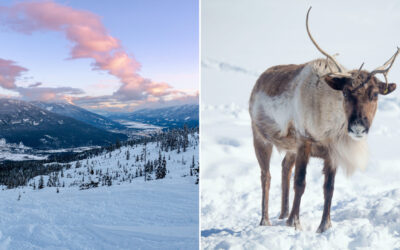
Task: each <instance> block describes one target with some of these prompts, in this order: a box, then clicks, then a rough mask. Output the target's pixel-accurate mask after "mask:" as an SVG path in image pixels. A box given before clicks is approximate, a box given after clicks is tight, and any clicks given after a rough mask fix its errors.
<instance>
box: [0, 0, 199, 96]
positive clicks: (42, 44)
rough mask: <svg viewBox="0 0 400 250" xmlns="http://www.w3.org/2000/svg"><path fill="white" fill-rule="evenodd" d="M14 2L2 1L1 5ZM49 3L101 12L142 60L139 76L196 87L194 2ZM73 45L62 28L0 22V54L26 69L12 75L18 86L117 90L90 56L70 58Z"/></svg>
mask: <svg viewBox="0 0 400 250" xmlns="http://www.w3.org/2000/svg"><path fill="white" fill-rule="evenodd" d="M18 2H21V1H2V3H1V4H0V6H12V5H14V4H15V3H18ZM23 2H30V1H23ZM39 2H40V1H39ZM54 2H55V3H57V4H60V5H66V6H69V7H71V8H73V9H76V10H86V11H89V12H92V13H94V14H96V15H98V16H100V17H101V22H102V23H103V25H104V26H105V28H106V30H107V31H108V34H109V35H111V36H112V37H114V38H116V39H118V40H119V41H120V43H121V45H122V47H123V49H124V50H125V52H126V53H127V54H128V55H129V56H131V57H132V58H134V59H135V60H136V61H138V62H139V63H140V64H141V69H140V71H139V72H138V73H139V74H140V75H141V76H143V77H144V78H149V79H151V80H152V81H156V82H165V83H168V84H169V85H171V86H172V87H173V88H174V89H179V90H184V91H188V92H191V93H193V92H196V91H197V90H198V85H199V82H198V81H199V80H198V77H199V73H198V67H199V65H198V50H199V49H198V48H199V44H198V40H199V37H198V34H199V31H198V12H199V11H198V1H184V0H171V1H170V0H169V1H161V0H159V1H156V0H151V1H144V0H140V1H132V0H131V1H129V0H119V1H94V0H86V1H77V0H68V1H66V0H64V1H54ZM72 46H73V44H72V43H71V41H69V40H67V39H66V38H65V35H64V34H63V33H61V32H57V31H51V30H40V31H34V32H33V33H32V34H30V35H27V34H24V33H21V32H16V31H15V30H12V29H10V28H9V27H8V26H0V48H1V49H0V58H2V59H6V60H12V61H14V62H15V63H16V64H17V65H19V66H21V67H24V68H27V69H28V70H29V71H27V72H24V73H23V74H22V76H21V77H19V78H17V82H16V83H17V85H18V86H24V87H26V86H28V85H29V84H32V83H34V82H42V83H43V85H42V86H45V87H63V86H68V87H72V88H80V89H82V90H84V91H85V92H86V93H85V95H89V96H100V95H111V94H112V93H113V92H115V91H116V90H118V89H119V87H120V86H121V82H120V79H118V78H117V77H115V76H113V75H110V74H108V73H107V72H106V71H103V70H93V69H92V64H93V63H94V61H93V60H92V59H90V58H79V59H69V58H70V51H71V47H72ZM100 85H101V86H102V87H101V88H99V86H100ZM10 93H13V90H5V89H1V88H0V94H10ZM13 95H15V93H14V94H13Z"/></svg>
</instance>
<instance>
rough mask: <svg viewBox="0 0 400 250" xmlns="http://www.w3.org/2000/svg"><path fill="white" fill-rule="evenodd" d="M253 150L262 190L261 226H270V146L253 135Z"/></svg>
mask: <svg viewBox="0 0 400 250" xmlns="http://www.w3.org/2000/svg"><path fill="white" fill-rule="evenodd" d="M253 142H254V149H255V152H256V156H257V160H258V163H259V164H260V168H261V188H262V202H261V222H260V225H261V226H270V225H271V223H270V222H269V217H268V197H269V187H270V183H271V174H270V172H269V162H270V159H271V154H272V144H271V143H269V142H267V143H265V142H264V141H263V140H262V139H261V138H258V137H257V135H255V133H253Z"/></svg>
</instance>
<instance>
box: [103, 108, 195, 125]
mask: <svg viewBox="0 0 400 250" xmlns="http://www.w3.org/2000/svg"><path fill="white" fill-rule="evenodd" d="M109 118H111V119H114V120H129V121H134V122H141V123H146V124H152V125H156V126H160V127H167V128H177V127H183V125H184V124H186V125H187V126H189V127H197V126H199V105H197V104H186V105H180V106H171V107H166V108H155V109H141V110H138V111H135V112H133V113H129V114H126V113H125V114H113V115H110V116H109Z"/></svg>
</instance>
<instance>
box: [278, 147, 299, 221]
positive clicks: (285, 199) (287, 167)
mask: <svg viewBox="0 0 400 250" xmlns="http://www.w3.org/2000/svg"><path fill="white" fill-rule="evenodd" d="M295 161H296V154H294V153H286V155H285V158H284V159H283V161H282V184H281V185H282V203H281V215H280V216H279V219H284V218H287V217H288V216H289V191H290V177H291V175H292V169H293V166H294V162H295Z"/></svg>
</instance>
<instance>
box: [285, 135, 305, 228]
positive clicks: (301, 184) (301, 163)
mask: <svg viewBox="0 0 400 250" xmlns="http://www.w3.org/2000/svg"><path fill="white" fill-rule="evenodd" d="M310 152H311V145H310V143H308V142H305V143H304V144H303V145H302V146H300V147H299V149H298V150H297V155H296V168H295V175H294V193H295V194H294V200H293V207H292V211H291V212H290V215H289V218H288V220H287V221H286V225H288V226H292V227H293V226H294V227H295V228H296V229H301V225H300V218H299V213H300V202H301V196H302V195H303V193H304V189H305V187H306V169H307V164H308V160H309V159H310Z"/></svg>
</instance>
